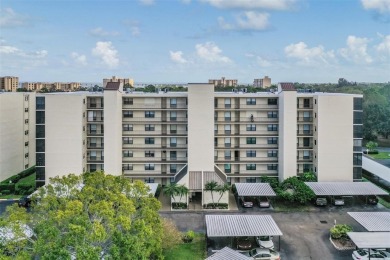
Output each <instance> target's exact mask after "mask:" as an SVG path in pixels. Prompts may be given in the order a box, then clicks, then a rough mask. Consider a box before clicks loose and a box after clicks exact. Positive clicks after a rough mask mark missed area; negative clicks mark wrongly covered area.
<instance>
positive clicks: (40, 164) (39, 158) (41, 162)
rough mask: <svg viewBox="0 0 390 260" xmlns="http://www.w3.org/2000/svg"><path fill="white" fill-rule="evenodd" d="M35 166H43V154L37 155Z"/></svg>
mask: <svg viewBox="0 0 390 260" xmlns="http://www.w3.org/2000/svg"><path fill="white" fill-rule="evenodd" d="M37 166H45V154H44V153H37Z"/></svg>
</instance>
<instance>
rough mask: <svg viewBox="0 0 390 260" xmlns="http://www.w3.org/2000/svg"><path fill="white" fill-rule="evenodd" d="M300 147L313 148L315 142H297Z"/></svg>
mask: <svg viewBox="0 0 390 260" xmlns="http://www.w3.org/2000/svg"><path fill="white" fill-rule="evenodd" d="M297 148H298V149H313V143H311V142H310V143H308V144H303V143H298V144H297Z"/></svg>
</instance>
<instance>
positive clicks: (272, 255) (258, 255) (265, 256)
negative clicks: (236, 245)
mask: <svg viewBox="0 0 390 260" xmlns="http://www.w3.org/2000/svg"><path fill="white" fill-rule="evenodd" d="M241 253H242V254H244V255H246V256H249V257H253V259H256V260H280V255H279V253H278V252H276V251H274V250H271V249H264V248H254V249H252V250H250V251H248V252H241Z"/></svg>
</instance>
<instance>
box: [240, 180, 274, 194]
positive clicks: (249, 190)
mask: <svg viewBox="0 0 390 260" xmlns="http://www.w3.org/2000/svg"><path fill="white" fill-rule="evenodd" d="M235 185H236V189H237V195H238V196H239V197H244V196H245V197H246V196H248V197H260V196H264V197H275V196H276V193H275V192H274V190H273V189H272V188H271V185H269V183H236V184H235Z"/></svg>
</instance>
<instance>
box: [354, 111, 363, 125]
mask: <svg viewBox="0 0 390 260" xmlns="http://www.w3.org/2000/svg"><path fill="white" fill-rule="evenodd" d="M353 123H354V124H363V112H362V111H353Z"/></svg>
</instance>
